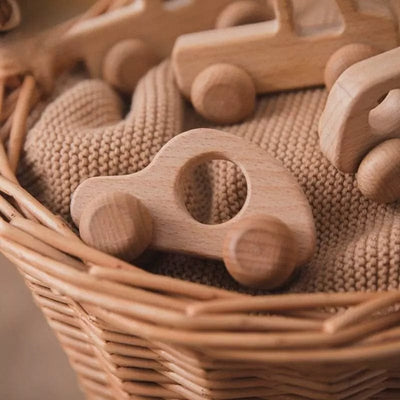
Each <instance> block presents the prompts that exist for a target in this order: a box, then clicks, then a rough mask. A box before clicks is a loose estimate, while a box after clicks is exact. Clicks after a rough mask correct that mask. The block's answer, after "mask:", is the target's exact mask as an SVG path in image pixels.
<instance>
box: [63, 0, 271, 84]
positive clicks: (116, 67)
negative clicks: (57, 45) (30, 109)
mask: <svg viewBox="0 0 400 400" xmlns="http://www.w3.org/2000/svg"><path fill="white" fill-rule="evenodd" d="M262 1H264V0H246V1H243V0H241V1H239V2H238V0H218V1H216V0H188V1H181V0H169V1H165V0H136V1H134V2H133V3H132V4H131V5H129V6H126V7H123V8H121V9H118V10H115V11H112V12H109V13H107V14H105V15H101V16H99V17H97V18H94V19H89V20H87V21H84V22H82V23H80V24H77V25H76V26H74V27H73V28H72V29H71V30H70V31H69V32H68V33H67V34H66V35H65V37H64V39H63V45H62V51H63V52H66V53H67V54H70V55H71V56H72V57H73V58H80V59H82V60H84V62H85V63H86V65H87V67H88V69H89V71H90V73H91V75H92V76H93V77H103V78H104V79H105V80H106V81H108V82H110V83H111V84H113V85H114V86H116V87H118V88H119V89H121V90H123V91H126V92H131V91H132V90H133V89H134V87H135V85H136V83H137V81H138V80H139V78H140V77H141V76H142V75H143V74H144V73H145V72H146V71H147V70H148V69H149V68H150V67H151V66H153V65H154V64H155V63H157V62H158V61H160V60H161V59H163V58H165V57H167V56H168V55H169V54H170V53H171V50H172V48H173V45H174V43H175V40H176V39H177V37H178V36H180V35H182V34H185V33H188V32H195V31H200V30H206V29H212V28H214V27H215V26H216V24H217V25H219V26H227V25H229V24H240V23H245V22H248V21H257V20H260V19H262V18H263V15H262V12H261V11H260V9H261V10H262V8H261V7H260V3H261V2H262ZM235 2H237V3H240V4H241V5H239V9H238V8H237V7H234V8H231V7H229V6H230V5H232V4H233V3H235ZM264 8H265V7H264Z"/></svg>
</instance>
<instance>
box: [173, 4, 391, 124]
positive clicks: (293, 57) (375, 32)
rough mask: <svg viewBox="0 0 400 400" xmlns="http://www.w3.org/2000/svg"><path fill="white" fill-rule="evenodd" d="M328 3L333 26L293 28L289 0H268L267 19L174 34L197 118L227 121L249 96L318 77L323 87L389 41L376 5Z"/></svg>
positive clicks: (236, 117)
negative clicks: (337, 19) (335, 15)
mask: <svg viewBox="0 0 400 400" xmlns="http://www.w3.org/2000/svg"><path fill="white" fill-rule="evenodd" d="M335 2H336V4H337V6H338V8H337V9H338V10H340V14H341V18H342V20H343V22H342V24H340V26H338V27H333V28H332V27H330V28H327V27H323V26H322V27H321V26H318V27H315V29H310V27H308V29H303V30H301V29H300V30H299V29H296V24H295V21H294V16H293V9H292V3H291V1H290V0H274V3H273V5H274V13H275V15H276V19H274V20H271V21H266V22H263V23H259V24H251V25H247V26H240V27H230V28H226V29H223V30H217V31H206V32H200V33H193V34H187V35H183V36H181V37H180V38H179V39H178V40H177V42H176V45H175V47H174V50H173V67H174V72H175V77H176V81H177V83H178V86H179V88H180V89H181V91H182V92H183V94H184V95H185V96H186V97H187V98H189V99H191V101H192V103H193V105H194V107H195V109H196V110H197V111H198V112H199V113H200V114H201V115H203V116H204V117H205V118H207V119H209V120H211V121H214V122H216V123H222V124H225V123H235V122H238V121H240V120H242V119H244V118H245V117H247V116H249V115H250V114H251V112H252V111H253V109H254V102H255V95H256V93H267V92H276V91H281V90H287V89H294V88H301V87H308V86H315V85H321V84H323V83H324V75H325V76H326V81H327V85H328V86H331V85H332V82H333V81H334V80H335V79H336V77H337V76H338V75H340V73H341V72H343V70H345V69H346V68H347V67H348V66H349V65H350V64H351V63H354V62H357V61H359V60H360V59H363V58H366V57H369V56H371V55H374V54H376V53H377V52H381V51H384V50H388V49H391V48H393V47H395V46H396V45H397V43H398V39H397V23H396V22H395V19H394V17H393V15H392V14H391V12H390V10H389V9H388V8H386V7H385V5H384V4H383V3H382V2H380V1H375V2H371V1H369V0H365V1H360V2H359V5H358V7H357V4H356V0H335ZM370 4H372V5H373V6H371V7H369V5H370ZM311 11H312V10H311ZM315 21H318V18H315ZM344 59H345V60H346V62H345V63H343V60H344ZM326 66H327V70H326V72H325V67H326Z"/></svg>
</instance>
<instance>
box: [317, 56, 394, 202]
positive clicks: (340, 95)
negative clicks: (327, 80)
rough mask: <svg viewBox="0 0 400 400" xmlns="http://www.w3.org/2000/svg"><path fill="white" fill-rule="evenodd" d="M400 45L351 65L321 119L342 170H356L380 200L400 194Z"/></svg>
mask: <svg viewBox="0 0 400 400" xmlns="http://www.w3.org/2000/svg"><path fill="white" fill-rule="evenodd" d="M399 65H400V48H396V49H393V50H390V51H388V52H385V53H383V54H379V55H377V56H375V57H372V58H369V59H367V60H364V61H361V62H359V63H357V64H355V65H353V66H352V67H350V68H349V69H347V70H346V71H345V72H344V73H343V74H342V75H341V76H340V77H339V79H338V80H337V82H336V84H335V85H334V86H333V87H332V90H331V92H330V94H329V97H328V101H327V103H326V107H325V110H324V112H323V114H322V116H321V119H320V124H319V133H320V146H321V150H322V152H323V153H324V154H325V156H326V157H327V158H328V159H329V161H330V162H331V163H332V164H333V165H334V166H335V167H336V168H338V169H339V170H340V171H343V172H348V173H356V172H357V171H358V172H357V181H358V187H359V189H360V190H361V192H362V193H363V194H364V195H365V196H367V197H369V198H371V199H374V200H376V201H379V202H383V203H388V202H392V201H395V200H398V199H400V89H399V88H400V68H399Z"/></svg>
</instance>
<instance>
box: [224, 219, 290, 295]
mask: <svg viewBox="0 0 400 400" xmlns="http://www.w3.org/2000/svg"><path fill="white" fill-rule="evenodd" d="M297 253H298V249H297V244H296V241H295V238H294V235H293V233H292V231H291V230H290V228H289V227H288V226H287V225H286V224H285V223H283V222H282V221H281V220H280V219H278V218H275V217H271V216H254V217H248V218H245V219H243V220H241V221H240V222H238V223H237V224H236V225H235V226H234V227H233V228H232V229H231V230H230V231H229V232H228V233H227V236H226V239H225V242H224V248H223V259H224V262H225V265H226V268H227V270H228V271H229V273H230V274H231V276H232V277H233V278H234V279H235V280H236V281H238V282H239V283H241V284H243V285H245V286H249V287H256V288H263V289H275V288H277V287H280V286H282V285H283V284H284V283H285V282H287V281H288V279H289V278H290V276H291V275H292V273H293V271H294V269H295V267H296V258H297Z"/></svg>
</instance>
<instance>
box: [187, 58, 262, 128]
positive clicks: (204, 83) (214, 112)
mask: <svg viewBox="0 0 400 400" xmlns="http://www.w3.org/2000/svg"><path fill="white" fill-rule="evenodd" d="M255 97H256V90H255V87H254V83H253V80H252V78H251V77H250V75H249V74H248V73H247V72H246V71H244V70H243V69H241V68H239V67H236V66H234V65H231V64H214V65H211V66H209V67H207V68H206V69H205V70H203V71H202V72H200V74H199V75H197V77H196V79H195V80H194V82H193V85H192V88H191V100H192V103H193V106H194V107H195V109H196V111H197V112H198V113H199V114H201V115H202V116H203V117H205V118H207V119H209V120H210V121H213V122H215V123H218V124H233V123H236V122H239V121H241V120H243V119H244V118H246V117H248V116H249V115H250V114H251V113H252V112H253V110H254V107H255Z"/></svg>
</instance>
